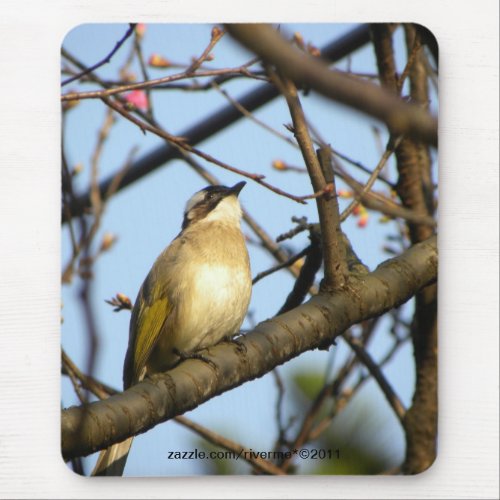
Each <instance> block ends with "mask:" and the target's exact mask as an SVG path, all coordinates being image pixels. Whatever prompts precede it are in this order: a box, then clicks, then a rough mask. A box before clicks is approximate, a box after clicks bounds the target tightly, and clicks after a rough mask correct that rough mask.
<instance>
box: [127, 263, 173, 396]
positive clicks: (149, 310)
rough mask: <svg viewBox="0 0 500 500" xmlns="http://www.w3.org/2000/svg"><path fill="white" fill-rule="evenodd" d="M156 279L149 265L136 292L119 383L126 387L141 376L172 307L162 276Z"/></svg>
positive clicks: (154, 269) (164, 276) (156, 273)
mask: <svg viewBox="0 0 500 500" xmlns="http://www.w3.org/2000/svg"><path fill="white" fill-rule="evenodd" d="M161 274H164V275H163V276H160V269H159V266H157V265H155V266H153V269H151V271H150V273H149V275H148V276H147V278H146V279H145V281H144V283H143V284H142V287H141V289H140V291H139V294H138V296H137V299H136V301H135V304H134V308H133V310H132V317H131V319H130V332H129V345H128V351H127V356H126V359H125V366H124V369H123V383H124V387H125V388H127V387H129V386H130V385H132V384H134V383H136V382H138V381H139V380H140V379H141V378H142V377H143V371H144V367H145V366H146V364H147V362H148V359H149V357H150V355H151V352H152V351H153V349H154V347H155V345H156V343H157V341H158V339H159V337H160V334H161V332H162V329H163V326H164V324H165V321H166V320H167V318H168V316H169V314H170V312H171V310H172V304H171V302H170V301H169V298H168V295H167V293H166V286H165V281H166V279H167V275H165V273H161Z"/></svg>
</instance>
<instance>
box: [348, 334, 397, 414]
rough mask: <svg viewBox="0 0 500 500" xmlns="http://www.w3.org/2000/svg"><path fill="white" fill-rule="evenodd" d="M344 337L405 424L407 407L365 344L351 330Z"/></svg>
mask: <svg viewBox="0 0 500 500" xmlns="http://www.w3.org/2000/svg"><path fill="white" fill-rule="evenodd" d="M342 337H343V338H344V339H345V341H346V342H347V343H348V344H349V346H350V347H351V349H352V350H353V351H354V352H355V353H356V356H357V357H358V358H359V359H360V360H361V362H362V363H363V364H364V365H365V366H366V368H368V371H369V372H370V374H371V375H372V377H373V378H374V379H375V381H376V382H377V384H378V386H379V387H380V389H381V390H382V392H383V393H384V396H385V397H386V399H387V401H388V403H389V404H390V406H391V408H392V409H393V410H394V413H395V414H396V417H398V419H399V421H400V422H401V424H403V422H404V417H405V414H406V410H405V407H404V406H403V403H402V402H401V400H400V399H399V397H398V396H397V394H396V393H395V392H394V389H393V388H392V386H391V385H390V384H389V382H388V381H387V379H386V378H385V376H384V374H383V373H382V371H381V370H380V368H379V366H378V365H377V363H376V362H375V361H374V360H373V359H372V357H371V356H370V354H369V353H368V351H366V350H365V348H364V347H363V344H362V343H361V342H360V341H359V340H358V339H356V338H354V337H353V336H352V335H351V334H350V333H349V332H344V333H343V334H342Z"/></svg>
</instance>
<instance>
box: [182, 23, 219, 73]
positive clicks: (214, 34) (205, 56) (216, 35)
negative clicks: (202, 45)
mask: <svg viewBox="0 0 500 500" xmlns="http://www.w3.org/2000/svg"><path fill="white" fill-rule="evenodd" d="M224 34H225V31H224V30H221V29H220V28H219V27H217V26H215V27H214V28H212V33H211V36H210V43H209V44H208V45H207V47H206V49H205V50H204V51H203V54H201V56H200V57H199V58H198V59H196V60H195V61H193V62H192V63H191V65H190V66H189V68H188V69H187V70H186V73H187V74H188V75H192V74H194V73H195V72H196V70H197V69H198V68H199V67H200V66H201V65H202V64H203V63H204V62H205V61H206V60H207V59H208V57H209V56H210V52H212V49H213V48H214V47H215V45H216V44H217V42H218V41H219V40H220V39H221V38H222V37H223V36H224Z"/></svg>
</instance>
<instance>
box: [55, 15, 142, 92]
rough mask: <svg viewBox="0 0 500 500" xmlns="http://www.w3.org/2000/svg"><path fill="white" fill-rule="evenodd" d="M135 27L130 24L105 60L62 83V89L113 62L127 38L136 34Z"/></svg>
mask: <svg viewBox="0 0 500 500" xmlns="http://www.w3.org/2000/svg"><path fill="white" fill-rule="evenodd" d="M135 26H136V25H135V24H134V23H130V24H129V28H128V30H127V31H126V33H125V34H124V35H123V37H122V38H121V39H120V40H118V42H116V45H115V47H114V48H113V50H112V51H111V52H110V53H109V54H108V55H107V56H106V57H105V58H104V59H102V60H101V61H99V62H98V63H96V64H94V65H93V66H90V67H89V68H87V69H85V70H84V71H82V72H81V73H78V74H77V75H75V76H72V77H71V78H68V79H66V80H64V81H63V82H62V83H61V87H64V86H65V85H67V84H68V83H71V82H74V81H75V80H78V79H79V78H81V77H82V76H85V75H87V74H89V73H91V72H92V71H95V70H96V69H98V68H100V67H101V66H103V65H104V64H106V63H109V61H111V58H112V57H113V56H114V55H115V53H116V52H117V51H118V50H119V49H120V47H121V46H122V45H123V44H124V43H125V41H126V40H127V38H128V37H129V36H130V35H131V34H132V33H133V32H134V29H135Z"/></svg>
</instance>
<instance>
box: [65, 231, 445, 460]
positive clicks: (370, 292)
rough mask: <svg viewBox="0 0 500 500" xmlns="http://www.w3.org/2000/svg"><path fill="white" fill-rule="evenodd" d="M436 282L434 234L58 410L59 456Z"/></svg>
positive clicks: (330, 335)
mask: <svg viewBox="0 0 500 500" xmlns="http://www.w3.org/2000/svg"><path fill="white" fill-rule="evenodd" d="M436 279H437V246H436V239H435V238H431V239H429V240H428V241H426V242H423V243H420V244H418V245H415V246H413V247H412V248H410V249H409V250H407V251H406V252H405V253H404V254H402V255H401V256H399V257H397V258H395V259H390V260H388V261H386V262H384V263H383V264H381V265H380V266H379V267H378V268H377V269H376V270H375V271H374V272H372V273H370V274H367V275H365V276H363V277H362V279H359V280H356V281H353V282H352V284H351V286H350V288H349V290H348V291H342V292H339V293H337V294H335V295H330V294H328V295H323V294H320V295H317V296H315V297H313V298H312V299H311V300H310V301H309V302H307V303H306V304H304V305H301V306H299V307H297V308H296V309H294V310H292V311H290V312H287V313H285V314H283V315H280V316H278V317H276V318H273V319H271V320H268V321H264V322H263V323H260V324H259V325H257V327H256V328H254V330H253V331H252V332H251V333H249V334H247V335H245V336H244V337H243V339H242V340H241V341H240V342H241V343H242V344H243V345H244V346H245V347H246V353H243V352H242V350H241V346H237V345H235V344H233V343H230V342H229V343H221V344H219V345H217V346H215V347H213V348H211V349H209V350H207V352H206V354H205V356H206V357H207V358H208V359H210V360H212V362H213V366H212V364H208V363H205V362H203V361H201V360H195V359H191V360H187V361H184V362H182V363H180V364H179V365H178V366H177V367H176V368H174V369H172V370H170V371H168V372H165V373H161V374H158V375H155V376H153V377H152V378H151V379H148V380H144V381H143V382H141V383H139V384H137V385H135V386H133V387H131V388H130V389H128V390H126V391H125V392H123V393H121V394H118V395H116V396H112V397H110V398H109V399H107V400H105V401H98V402H95V403H91V404H88V405H85V406H80V407H72V408H69V409H67V410H64V411H63V412H62V417H61V420H62V453H63V456H64V457H65V458H66V459H70V458H72V457H76V456H81V455H88V454H90V453H93V452H95V451H97V450H100V449H103V448H106V447H108V446H110V445H111V444H113V443H117V442H120V441H123V440H124V439H126V438H127V437H130V436H133V435H136V434H139V433H142V432H146V431H147V430H149V429H151V428H152V427H154V426H155V425H157V424H159V423H161V422H164V421H166V420H169V419H170V418H172V417H174V416H176V415H179V414H182V413H184V412H185V411H187V410H190V409H193V408H195V407H197V406H198V405H200V404H201V403H203V402H205V401H207V400H209V399H211V398H212V397H214V396H215V395H218V394H221V393H223V392H226V391H228V390H230V389H232V388H234V387H237V386H239V385H241V384H243V383H244V382H247V381H249V380H253V379H254V378H257V377H260V376H262V375H264V374H266V373H268V372H269V371H270V370H272V369H273V368H274V367H276V366H278V365H280V364H282V363H284V362H286V361H288V360H289V359H291V358H293V357H296V356H298V355H299V354H301V353H302V352H305V351H308V350H311V349H315V348H317V347H319V346H322V345H325V344H326V343H327V342H332V341H333V340H334V339H335V337H337V336H338V335H340V334H341V333H342V332H343V331H345V330H346V329H347V328H348V327H349V326H350V325H353V324H355V323H359V322H360V321H363V320H366V319H369V318H373V317H376V316H380V315H381V314H383V313H385V312H386V311H388V310H390V309H392V308H394V307H397V306H399V305H400V304H402V303H404V302H406V301H407V300H409V299H410V298H411V297H412V296H414V295H415V294H416V293H417V292H418V290H420V289H421V288H422V287H424V286H426V285H428V284H429V283H432V282H434V281H435V280H436Z"/></svg>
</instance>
